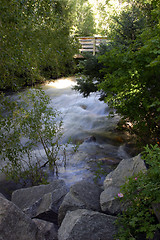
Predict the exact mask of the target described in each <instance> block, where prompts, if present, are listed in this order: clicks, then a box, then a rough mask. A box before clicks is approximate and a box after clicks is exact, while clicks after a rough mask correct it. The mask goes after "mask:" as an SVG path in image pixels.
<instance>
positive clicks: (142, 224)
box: [117, 144, 160, 240]
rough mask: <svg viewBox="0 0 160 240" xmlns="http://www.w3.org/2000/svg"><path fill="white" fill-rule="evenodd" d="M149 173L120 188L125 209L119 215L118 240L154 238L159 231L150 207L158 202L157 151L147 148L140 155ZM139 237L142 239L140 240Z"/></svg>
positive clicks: (159, 171) (159, 159)
mask: <svg viewBox="0 0 160 240" xmlns="http://www.w3.org/2000/svg"><path fill="white" fill-rule="evenodd" d="M142 158H143V159H144V161H145V163H146V165H147V167H148V170H147V171H146V172H145V173H144V172H141V173H139V174H138V175H135V176H134V177H131V178H129V179H128V180H127V181H126V184H124V185H123V186H122V189H121V198H120V199H121V201H122V202H126V201H127V209H126V211H123V212H122V214H120V215H119V218H118V221H117V224H118V225H119V232H118V236H117V238H118V239H119V240H126V239H127V240H137V239H142V236H143V239H153V237H154V234H155V232H156V230H157V229H160V223H158V221H157V218H156V215H155V213H154V210H153V208H152V204H154V203H160V148H159V146H158V144H156V145H154V146H153V145H151V146H150V147H149V146H148V145H147V146H146V147H145V151H144V152H143V153H142ZM119 197H120V196H119ZM140 237H141V238H140Z"/></svg>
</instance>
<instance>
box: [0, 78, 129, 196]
mask: <svg viewBox="0 0 160 240" xmlns="http://www.w3.org/2000/svg"><path fill="white" fill-rule="evenodd" d="M75 85H76V78H75V77H70V78H62V79H58V80H55V81H50V82H48V83H45V84H43V85H41V86H40V87H41V88H42V90H44V91H45V93H46V94H47V95H48V96H49V97H50V99H51V103H50V106H51V107H52V108H53V109H57V110H58V111H60V113H61V114H60V118H62V120H63V137H62V140H61V144H62V146H65V149H66V158H65V165H66V166H64V154H63V152H62V151H60V152H59V156H58V157H59V160H58V161H57V166H58V178H60V179H63V180H64V181H65V182H66V184H67V186H68V187H70V186H71V185H72V184H74V183H75V182H77V181H80V180H87V181H90V182H93V181H94V182H95V181H96V182H97V183H98V184H100V185H101V184H102V183H103V180H104V178H105V176H106V175H107V174H108V173H109V172H111V171H112V170H113V169H114V168H115V167H116V166H117V164H118V163H119V162H120V161H121V160H122V159H124V158H129V157H130V156H129V154H128V153H127V152H126V151H125V149H126V148H125V141H124V140H123V137H121V136H120V135H119V133H117V131H115V128H116V126H117V123H118V121H119V119H120V118H119V116H118V115H115V116H114V117H113V118H108V117H107V116H108V115H109V107H108V106H107V104H106V103H104V102H102V101H99V100H98V99H99V94H98V93H92V94H91V95H90V96H89V97H87V98H84V97H83V95H82V94H80V93H79V92H77V91H75V90H73V86H75ZM12 98H13V100H15V99H16V95H13V96H12ZM68 140H70V142H69V143H68ZM67 143H68V144H67ZM33 154H34V155H35V156H36V157H38V158H39V159H41V161H42V165H43V163H45V162H46V161H47V158H46V155H45V152H44V149H43V148H42V146H41V147H40V148H38V149H36V150H34V153H33ZM35 160H36V159H35ZM44 170H45V171H46V173H47V175H48V181H49V182H51V181H52V180H53V179H55V178H56V177H57V176H56V175H55V173H53V171H51V170H49V168H48V167H47V166H46V167H45V168H44ZM19 187H21V186H17V185H15V184H14V183H13V182H7V181H6V180H5V179H4V178H3V175H0V192H2V193H4V194H5V195H6V196H8V197H10V194H9V195H7V193H6V189H9V191H10V192H12V191H13V190H14V189H16V188H19ZM7 191H8V190H7Z"/></svg>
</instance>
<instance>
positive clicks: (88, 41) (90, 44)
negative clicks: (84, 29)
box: [78, 37, 108, 55]
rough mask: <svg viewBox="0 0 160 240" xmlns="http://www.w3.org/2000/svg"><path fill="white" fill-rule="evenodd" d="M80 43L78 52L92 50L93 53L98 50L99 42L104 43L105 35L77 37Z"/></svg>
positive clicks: (105, 40)
mask: <svg viewBox="0 0 160 240" xmlns="http://www.w3.org/2000/svg"><path fill="white" fill-rule="evenodd" d="M78 40H79V42H80V44H81V48H80V49H79V51H80V53H83V52H92V54H93V55H95V54H96V52H98V47H99V45H100V44H101V43H106V42H107V41H108V40H107V37H78Z"/></svg>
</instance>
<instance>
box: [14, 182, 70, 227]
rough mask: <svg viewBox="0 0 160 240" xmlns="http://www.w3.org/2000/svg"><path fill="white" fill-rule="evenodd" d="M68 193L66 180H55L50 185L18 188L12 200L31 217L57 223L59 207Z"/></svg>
mask: <svg viewBox="0 0 160 240" xmlns="http://www.w3.org/2000/svg"><path fill="white" fill-rule="evenodd" d="M66 193H67V187H66V185H65V182H64V181H63V180H54V181H53V182H52V183H50V184H48V185H40V186H34V187H30V188H24V189H19V190H16V191H14V192H13V194H12V201H13V202H14V203H15V204H16V205H17V206H18V207H19V208H20V209H22V210H23V212H24V213H26V214H27V215H28V216H29V217H31V218H34V217H37V218H40V219H43V220H47V221H50V222H54V223H57V217H58V209H59V206H60V205H61V203H62V201H63V198H64V196H65V195H66Z"/></svg>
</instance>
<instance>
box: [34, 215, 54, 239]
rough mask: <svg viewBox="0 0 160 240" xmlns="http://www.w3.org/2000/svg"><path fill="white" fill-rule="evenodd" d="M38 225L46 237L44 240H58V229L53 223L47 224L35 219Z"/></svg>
mask: <svg viewBox="0 0 160 240" xmlns="http://www.w3.org/2000/svg"><path fill="white" fill-rule="evenodd" d="M33 221H34V222H35V224H36V225H37V227H38V229H39V231H40V232H41V234H43V236H44V240H57V239H58V227H57V226H56V225H55V224H54V223H51V222H47V221H44V220H40V219H36V218H35V219H33Z"/></svg>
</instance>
